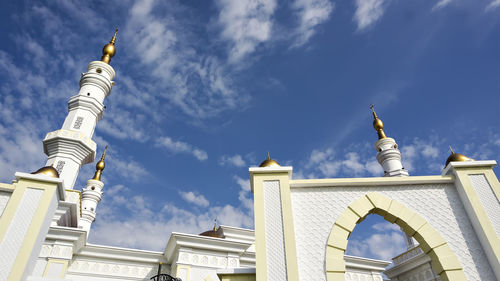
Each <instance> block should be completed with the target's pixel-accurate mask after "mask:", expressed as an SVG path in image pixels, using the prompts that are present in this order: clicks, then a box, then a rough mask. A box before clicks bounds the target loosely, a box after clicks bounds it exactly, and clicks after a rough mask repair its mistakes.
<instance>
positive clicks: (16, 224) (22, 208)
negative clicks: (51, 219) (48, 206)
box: [0, 188, 43, 280]
mask: <svg viewBox="0 0 500 281" xmlns="http://www.w3.org/2000/svg"><path fill="white" fill-rule="evenodd" d="M42 194H43V190H40V189H32V188H27V189H26V191H25V192H24V194H23V197H22V198H21V201H20V202H19V207H18V208H17V211H16V213H15V214H14V217H13V218H12V222H11V224H10V225H9V228H8V229H7V232H6V233H5V236H4V239H3V241H2V242H1V244H0V280H7V277H8V276H9V274H10V270H11V268H12V265H13V264H14V261H15V259H16V257H17V253H18V252H19V250H20V248H21V245H22V243H23V241H24V237H25V236H26V233H27V232H28V228H29V226H30V224H31V220H32V219H33V216H34V215H35V211H36V209H37V208H38V204H39V203H40V199H41V198H42Z"/></svg>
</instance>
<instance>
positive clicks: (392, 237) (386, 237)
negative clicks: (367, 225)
mask: <svg viewBox="0 0 500 281" xmlns="http://www.w3.org/2000/svg"><path fill="white" fill-rule="evenodd" d="M372 229H373V230H374V231H375V233H373V234H371V235H369V236H368V237H367V238H366V239H364V240H356V239H350V240H349V244H348V247H347V254H348V255H355V256H361V257H368V258H376V259H382V260H391V259H392V258H393V257H395V256H396V255H398V254H400V253H402V252H404V251H405V250H406V244H405V241H404V236H403V233H402V232H401V230H400V228H399V227H398V226H397V225H395V224H391V223H389V222H383V223H377V224H374V225H373V226H372Z"/></svg>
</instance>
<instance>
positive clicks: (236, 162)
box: [219, 154, 246, 167]
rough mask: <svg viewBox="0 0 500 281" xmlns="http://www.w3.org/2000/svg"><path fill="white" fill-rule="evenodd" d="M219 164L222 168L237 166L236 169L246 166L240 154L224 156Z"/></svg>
mask: <svg viewBox="0 0 500 281" xmlns="http://www.w3.org/2000/svg"><path fill="white" fill-rule="evenodd" d="M219 164H220V165H222V166H226V165H227V166H235V167H243V166H245V164H246V162H245V160H243V157H242V156H241V155H239V154H235V155H233V156H229V155H223V156H222V157H221V158H220V160H219Z"/></svg>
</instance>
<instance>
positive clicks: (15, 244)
mask: <svg viewBox="0 0 500 281" xmlns="http://www.w3.org/2000/svg"><path fill="white" fill-rule="evenodd" d="M115 35H116V34H115ZM113 44H114V38H113V40H112V42H110V44H108V45H107V46H106V47H105V49H106V48H108V47H110V49H108V51H109V50H112V51H113V52H112V53H111V51H109V53H108V55H109V54H111V55H109V56H108V58H107V61H106V62H104V61H95V62H91V63H90V64H89V67H88V71H87V72H86V73H84V74H83V75H82V78H81V80H80V92H79V94H78V95H76V96H74V97H72V98H71V99H70V101H69V113H68V116H67V117H66V119H65V121H64V124H63V126H62V128H61V130H58V131H55V132H51V133H48V134H47V136H46V137H45V139H44V141H43V143H44V150H45V152H46V154H47V155H48V160H47V165H48V166H53V167H54V168H55V169H56V170H58V172H59V178H57V176H55V177H49V176H47V175H44V174H34V175H33V174H26V173H16V175H15V176H16V180H15V181H14V182H13V183H12V184H0V281H4V280H5V281H7V280H8V281H17V280H23V281H24V280H30V281H42V280H47V281H56V280H75V281H79V280H81V281H83V280H86V281H87V280H90V281H92V280H95V281H114V280H116V281H117V280H150V278H151V277H152V276H153V275H155V274H156V273H157V270H158V266H159V264H160V263H163V267H162V269H163V270H162V272H163V273H167V274H170V275H172V276H175V277H179V278H181V279H182V280H183V281H227V280H231V281H236V280H239V281H243V280H245V281H250V280H257V281H288V280H290V281H298V280H303V281H323V280H325V281H326V280H328V281H334V280H342V281H343V280H353V281H354V280H356V281H360V280H366V281H368V280H371V281H381V280H382V275H381V272H382V271H384V270H385V268H386V267H387V266H388V265H389V264H390V262H387V261H380V260H372V259H366V258H360V257H352V256H346V255H344V253H345V249H346V247H347V243H348V240H347V239H348V237H349V235H350V233H351V232H352V230H353V229H354V227H355V226H356V224H357V223H359V222H361V221H362V220H363V219H364V218H365V217H366V216H367V215H368V214H370V213H377V214H379V215H382V216H383V217H384V218H385V219H386V220H388V221H390V222H391V223H396V224H398V225H399V226H400V227H401V228H402V229H403V231H404V232H405V233H406V234H407V236H408V238H409V237H414V238H415V239H417V240H418V242H419V243H420V245H419V247H409V249H408V251H407V252H405V253H402V254H401V255H400V256H398V257H395V258H394V264H393V266H392V267H390V268H388V269H387V270H386V271H385V272H386V274H387V276H389V277H391V278H393V279H394V280H408V281H412V280H417V279H415V278H418V280H443V281H446V280H454V281H462V280H484V281H490V280H491V281H493V280H498V279H500V238H499V234H500V215H499V214H500V204H499V198H500V183H499V182H498V179H497V178H496V176H495V174H494V173H493V171H492V167H493V166H495V165H496V162H495V161H470V162H451V163H450V164H448V165H447V167H446V169H445V170H444V171H443V174H442V175H437V176H426V177H410V176H408V172H407V171H406V170H405V169H404V168H403V167H402V165H401V152H400V151H399V150H398V148H397V144H396V142H395V140H394V139H392V138H387V137H386V136H385V133H384V132H383V125H382V122H381V120H380V119H378V117H377V116H376V114H375V112H374V113H373V114H374V118H375V122H374V127H375V128H376V130H377V133H378V135H379V140H378V141H377V143H376V144H375V147H376V148H377V151H378V154H377V159H378V161H379V163H380V164H381V166H382V167H383V168H384V171H385V174H384V177H376V178H355V179H307V180H294V179H293V177H292V170H293V169H292V167H280V166H279V165H278V164H277V163H276V162H275V164H274V165H272V166H269V167H252V168H250V170H249V171H250V182H251V189H252V192H253V194H254V204H255V206H254V210H255V216H254V217H255V231H253V230H249V229H242V228H237V227H231V226H221V227H220V228H219V229H217V230H214V231H213V232H212V234H213V235H215V236H217V237H212V236H206V235H192V234H184V233H176V232H174V233H172V234H171V236H170V239H169V241H168V243H167V245H166V247H165V250H164V252H154V251H143V250H138V249H124V248H119V247H110V246H105V245H91V244H88V243H87V236H88V234H89V232H90V231H91V224H92V222H93V221H94V220H95V218H96V216H97V214H98V211H97V206H98V203H99V202H100V199H101V196H102V195H103V193H105V190H103V186H104V183H103V182H101V181H100V180H99V179H100V178H99V177H97V178H94V179H91V180H89V181H88V182H87V184H86V187H85V188H83V190H82V192H79V191H77V190H73V185H74V182H75V179H76V177H77V176H78V172H79V170H80V167H81V166H82V165H84V164H86V163H89V162H92V161H93V159H94V157H95V151H96V144H95V143H94V142H93V141H92V140H91V138H92V135H93V132H94V129H95V126H96V124H97V122H98V121H99V120H100V119H101V118H102V114H103V110H104V105H103V101H104V99H105V98H106V97H107V96H108V95H109V93H110V91H111V88H112V85H113V81H112V79H113V78H114V75H115V73H114V70H113V68H112V67H111V66H110V65H109V64H108V63H107V62H109V59H110V57H112V55H113V54H114V45H113ZM103 57H104V56H103ZM103 158H104V156H103ZM267 161H268V162H269V161H271V159H268V160H267ZM102 169H104V164H103V165H102V168H101V170H100V171H102ZM411 239H413V238H411ZM411 239H408V241H412V240H411ZM410 244H411V243H409V246H411V245H410ZM431 269H432V270H431ZM438 275H439V277H438Z"/></svg>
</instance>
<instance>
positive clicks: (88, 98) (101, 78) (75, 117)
mask: <svg viewBox="0 0 500 281" xmlns="http://www.w3.org/2000/svg"><path fill="white" fill-rule="evenodd" d="M117 32H118V29H116V32H115V35H114V36H113V38H112V39H111V41H110V42H109V43H108V44H107V45H106V46H104V48H103V50H102V53H103V56H102V58H101V60H100V61H93V62H91V63H90V64H89V66H88V69H87V72H86V73H82V78H81V79H80V92H79V93H78V95H76V96H73V97H71V98H70V99H69V102H68V115H67V116H66V119H65V120H64V124H63V125H62V128H61V129H60V130H57V131H53V132H50V133H48V134H47V135H46V136H45V139H44V140H43V149H44V152H45V154H47V156H48V160H47V164H46V166H52V167H54V168H55V169H56V170H57V171H58V172H59V177H60V178H62V179H63V183H64V187H65V188H69V189H72V188H73V185H74V184H75V181H76V178H77V176H78V172H79V171H80V167H81V166H82V165H84V164H87V163H91V162H93V161H94V158H95V153H96V147H97V146H96V143H95V142H94V141H92V135H93V134H94V129H95V127H96V125H97V122H98V121H99V120H101V118H102V116H103V112H104V104H103V102H104V99H105V98H106V97H107V96H108V95H109V93H110V92H111V88H112V86H113V85H114V82H113V78H114V77H115V71H114V69H113V68H112V67H111V66H110V65H109V62H110V61H111V58H112V57H113V56H114V55H115V52H116V50H115V40H116V33H117Z"/></svg>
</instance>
